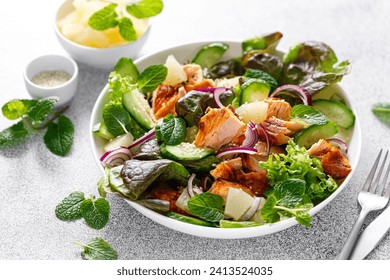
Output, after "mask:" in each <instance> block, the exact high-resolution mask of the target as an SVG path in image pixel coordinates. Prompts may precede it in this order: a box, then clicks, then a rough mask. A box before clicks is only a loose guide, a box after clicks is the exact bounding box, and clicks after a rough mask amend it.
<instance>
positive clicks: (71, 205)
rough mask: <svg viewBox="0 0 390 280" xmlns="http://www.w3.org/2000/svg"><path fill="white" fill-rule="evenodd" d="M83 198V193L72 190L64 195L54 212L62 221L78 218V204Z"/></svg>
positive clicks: (79, 216)
mask: <svg viewBox="0 0 390 280" xmlns="http://www.w3.org/2000/svg"><path fill="white" fill-rule="evenodd" d="M84 200H85V197H84V193H82V192H72V193H71V194H70V195H69V196H67V197H65V198H64V199H63V200H62V201H61V203H59V204H58V205H57V207H56V210H55V214H56V216H57V218H58V219H60V220H62V221H72V220H77V219H80V218H81V217H82V216H81V213H80V205H81V203H82V202H83V201H84Z"/></svg>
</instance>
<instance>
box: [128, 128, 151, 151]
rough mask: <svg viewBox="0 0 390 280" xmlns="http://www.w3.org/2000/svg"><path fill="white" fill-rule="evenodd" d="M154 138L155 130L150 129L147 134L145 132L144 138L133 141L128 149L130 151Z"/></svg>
mask: <svg viewBox="0 0 390 280" xmlns="http://www.w3.org/2000/svg"><path fill="white" fill-rule="evenodd" d="M155 136H156V131H155V129H154V128H153V129H151V130H150V131H149V132H147V133H146V134H145V135H144V136H142V137H140V138H138V139H137V140H135V141H134V142H133V143H132V144H131V145H130V146H129V147H128V148H129V149H131V148H133V147H135V146H137V145H139V144H142V143H144V142H146V141H147V140H149V139H151V138H153V137H155Z"/></svg>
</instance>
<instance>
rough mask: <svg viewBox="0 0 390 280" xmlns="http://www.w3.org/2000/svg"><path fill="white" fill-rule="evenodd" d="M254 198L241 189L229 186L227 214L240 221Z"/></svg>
mask: <svg viewBox="0 0 390 280" xmlns="http://www.w3.org/2000/svg"><path fill="white" fill-rule="evenodd" d="M254 200H255V199H254V198H253V197H252V196H251V195H249V194H247V193H246V192H244V191H243V190H241V189H237V188H229V191H228V195H227V198H226V205H225V213H224V214H225V216H226V217H230V218H233V220H236V221H238V220H239V219H240V218H241V217H242V216H243V215H244V214H245V212H246V211H248V209H249V208H251V206H252V204H253V202H254Z"/></svg>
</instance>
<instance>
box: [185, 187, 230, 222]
mask: <svg viewBox="0 0 390 280" xmlns="http://www.w3.org/2000/svg"><path fill="white" fill-rule="evenodd" d="M223 203H224V202H223V199H222V197H220V196H219V195H216V194H212V193H208V192H205V193H202V194H199V195H196V196H194V197H192V198H190V200H188V208H189V209H190V212H191V214H192V215H194V216H196V217H198V218H201V219H203V220H206V221H209V222H218V221H220V220H222V219H223V217H224V215H223Z"/></svg>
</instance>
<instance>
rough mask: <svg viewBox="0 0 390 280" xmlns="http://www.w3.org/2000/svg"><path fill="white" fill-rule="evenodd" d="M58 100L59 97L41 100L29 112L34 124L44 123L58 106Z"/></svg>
mask: <svg viewBox="0 0 390 280" xmlns="http://www.w3.org/2000/svg"><path fill="white" fill-rule="evenodd" d="M58 100H59V98H58V97H47V98H43V99H39V100H38V101H37V103H36V104H35V105H34V106H33V107H31V109H30V110H29V111H28V116H29V117H30V118H31V119H32V121H33V122H42V121H44V120H45V119H46V117H47V115H48V114H49V113H51V111H52V110H53V108H54V105H56V104H57V102H58Z"/></svg>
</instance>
